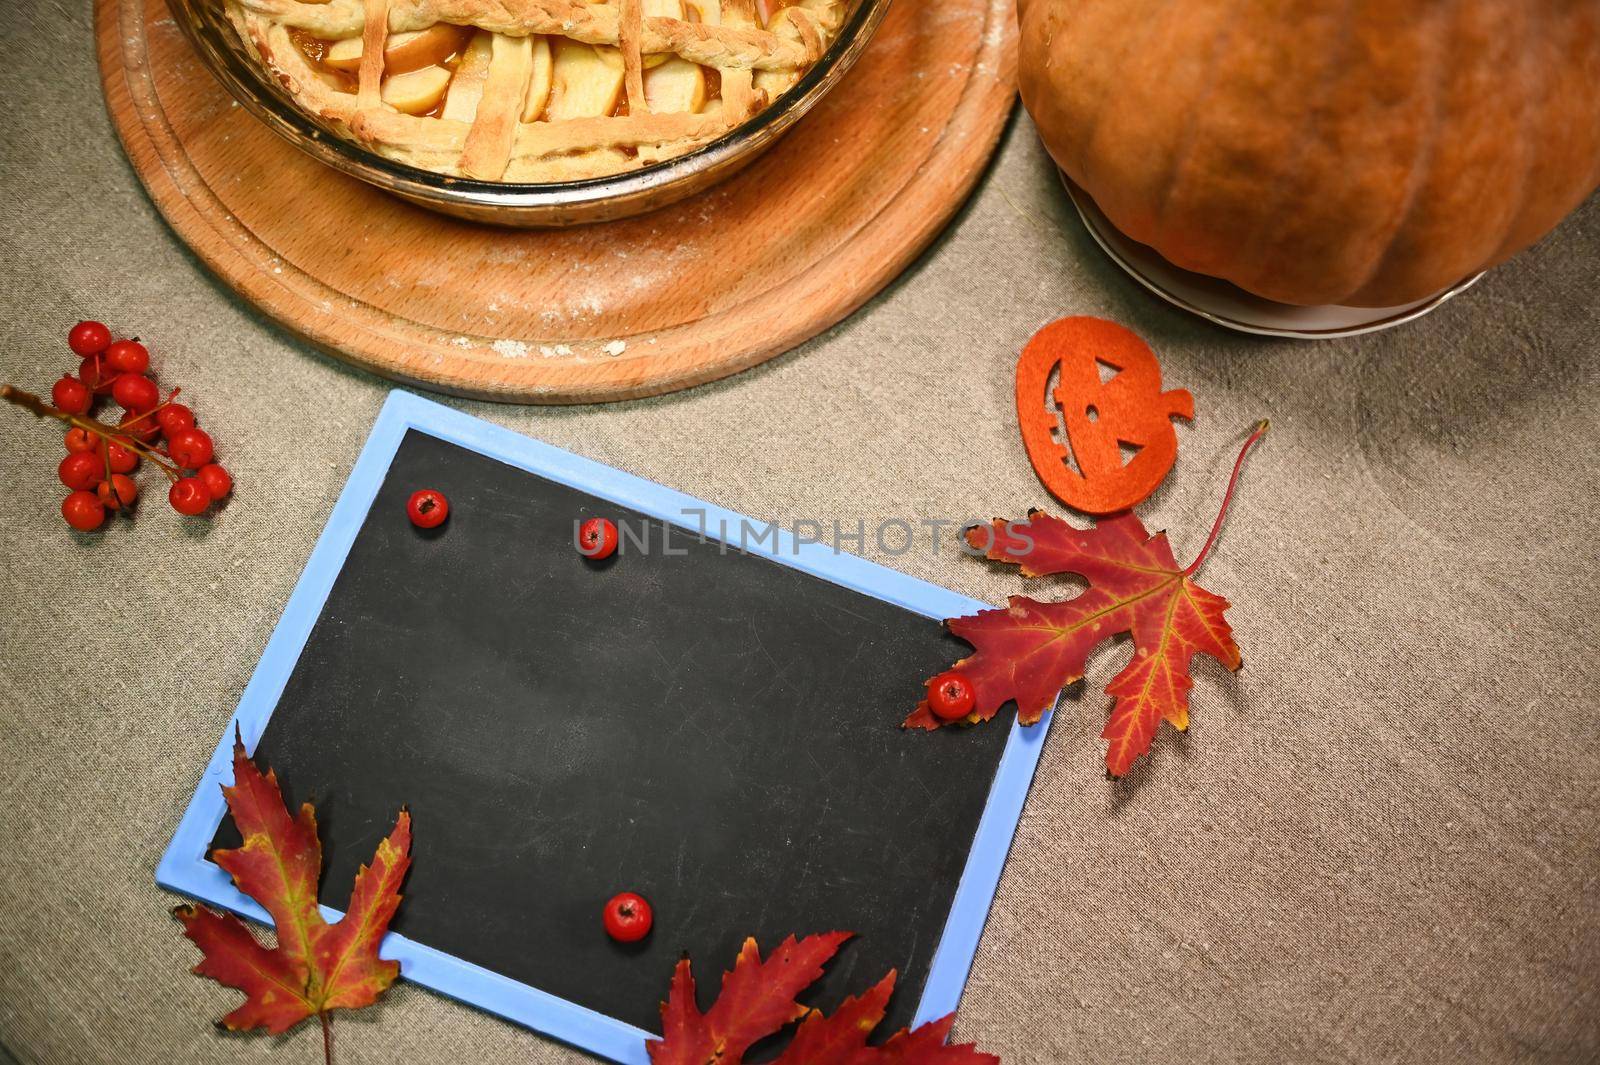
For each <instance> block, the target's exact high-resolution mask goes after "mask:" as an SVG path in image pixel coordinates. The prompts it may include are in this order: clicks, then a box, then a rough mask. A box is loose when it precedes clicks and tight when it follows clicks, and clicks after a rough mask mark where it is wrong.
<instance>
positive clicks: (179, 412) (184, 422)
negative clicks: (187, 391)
mask: <svg viewBox="0 0 1600 1065" xmlns="http://www.w3.org/2000/svg"><path fill="white" fill-rule="evenodd" d="M155 420H156V424H157V425H159V426H160V427H161V432H162V435H164V436H168V437H170V436H172V435H173V434H175V433H181V432H183V430H185V429H192V428H194V411H192V410H190V409H189V408H188V407H185V406H184V405H183V404H182V403H168V404H167V405H166V406H165V407H162V408H161V409H160V410H158V411H156V414H155Z"/></svg>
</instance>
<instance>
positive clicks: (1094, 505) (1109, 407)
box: [1017, 318, 1194, 514]
mask: <svg viewBox="0 0 1600 1065" xmlns="http://www.w3.org/2000/svg"><path fill="white" fill-rule="evenodd" d="M1052 381H1053V382H1054V384H1053V386H1052ZM1173 417H1179V418H1183V419H1186V420H1187V419H1190V418H1193V417H1194V397H1193V396H1191V395H1190V394H1189V393H1188V392H1186V391H1185V390H1183V389H1181V388H1179V389H1174V390H1173V391H1171V392H1163V391H1161V366H1160V364H1158V363H1157V362H1156V357H1155V353H1154V352H1152V351H1151V350H1150V346H1149V345H1148V344H1146V343H1145V342H1144V341H1143V340H1140V339H1139V337H1138V336H1137V335H1136V334H1134V333H1133V332H1130V331H1129V330H1127V329H1124V328H1123V327H1122V326H1120V325H1117V324H1116V323H1115V322H1108V321H1106V320H1104V319H1102V318H1063V319H1061V320H1060V321H1056V322H1051V323H1050V324H1049V325H1047V326H1045V327H1044V328H1043V329H1041V330H1039V332H1037V333H1035V334H1034V336H1033V339H1032V340H1030V341H1028V344H1027V346H1026V347H1024V348H1023V349H1022V358H1021V360H1020V361H1018V363H1017V420H1018V422H1019V424H1020V425H1021V427H1022V442H1023V443H1024V444H1025V445H1026V446H1027V449H1028V459H1029V461H1031V462H1032V463H1033V468H1034V471H1035V472H1036V473H1038V475H1039V480H1041V481H1043V482H1044V486H1045V487H1046V488H1048V489H1050V492H1051V494H1053V495H1054V496H1055V497H1056V498H1057V499H1059V500H1061V502H1063V503H1065V504H1066V505H1067V506H1069V507H1072V508H1073V509H1075V510H1081V511H1083V512H1084V513H1086V514H1113V513H1115V512H1117V511H1119V510H1127V509H1129V508H1130V507H1133V506H1135V505H1137V504H1139V503H1141V502H1143V501H1144V500H1145V498H1146V497H1148V496H1149V495H1150V493H1151V492H1153V491H1155V489H1156V485H1158V484H1160V483H1161V481H1162V479H1163V478H1165V477H1166V476H1167V472H1168V471H1169V470H1171V469H1172V463H1173V461H1174V460H1176V459H1177V457H1178V434H1177V432H1176V430H1174V428H1173V426H1172V418H1173Z"/></svg>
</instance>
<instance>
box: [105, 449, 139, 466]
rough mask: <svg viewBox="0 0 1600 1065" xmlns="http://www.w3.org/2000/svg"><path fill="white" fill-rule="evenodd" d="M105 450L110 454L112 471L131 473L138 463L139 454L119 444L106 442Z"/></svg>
mask: <svg viewBox="0 0 1600 1065" xmlns="http://www.w3.org/2000/svg"><path fill="white" fill-rule="evenodd" d="M106 451H107V452H108V453H109V454H110V456H111V472H112V473H132V472H133V471H134V470H135V469H137V468H138V465H139V456H138V454H137V453H136V452H134V451H132V450H131V449H129V448H125V447H123V446H122V445H121V444H107V445H106Z"/></svg>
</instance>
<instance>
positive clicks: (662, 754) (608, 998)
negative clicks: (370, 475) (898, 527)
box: [215, 431, 1007, 1033]
mask: <svg viewBox="0 0 1600 1065" xmlns="http://www.w3.org/2000/svg"><path fill="white" fill-rule="evenodd" d="M419 487H429V488H436V489H439V490H440V491H442V492H444V493H445V495H446V496H447V497H448V498H449V500H450V504H451V514H450V518H449V520H448V521H447V522H446V523H445V525H444V526H443V527H441V528H440V529H438V530H434V531H432V532H422V531H419V530H417V529H415V528H413V527H412V526H411V525H410V523H409V522H408V521H407V520H406V517H405V501H406V498H407V497H408V496H409V495H410V493H411V492H412V491H413V490H414V489H416V488H419ZM596 514H599V515H605V516H608V517H611V518H613V520H618V521H622V520H627V521H630V522H635V523H642V522H644V519H643V518H642V516H640V515H637V514H633V513H632V512H629V511H625V510H623V509H622V508H619V507H617V506H615V505H613V504H611V503H609V502H607V501H605V500H603V499H599V498H596V497H593V496H590V495H587V494H585V493H583V492H580V491H576V490H573V489H570V488H567V487H565V486H563V485H560V484H557V483H554V482H552V481H549V480H546V479H544V478H541V477H538V476H536V475H533V474H530V473H527V472H525V471H522V470H518V469H516V468H515V467H512V466H509V465H506V464H504V463H501V462H499V461H497V460H494V459H491V458H487V457H485V456H483V455H480V454H477V453H475V452H472V451H468V450H466V449H463V448H460V447H457V446H455V445H452V444H448V443H445V442H443V441H440V440H438V439H436V438H434V437H431V436H428V435H426V434H423V433H419V432H416V431H412V432H409V433H408V434H407V436H406V437H405V439H404V440H403V442H402V444H401V446H400V448H399V451H398V453H397V454H396V456H395V459H394V462H393V464H392V466H391V467H390V470H389V473H388V476H387V478H386V480H385V483H384V485H383V487H382V489H381V490H380V491H379V493H378V495H377V498H376V500H375V502H374V503H373V506H372V509H371V510H370V512H369V513H368V515H367V518H366V521H365V524H364V525H363V527H362V529H361V531H360V533H359V535H358V536H357V538H356V541H355V543H354V545H353V547H352V549H351V551H350V555H349V558H348V559H347V561H346V563H345V566H344V568H343V571H342V572H341V574H340V575H339V577H338V579H337V581H336V583H335V585H334V587H333V590H332V592H331V593H330V595H329V597H328V601H327V603H326V605H325V606H324V609H323V611H322V614H321V616H320V618H319V619H318V621H317V624H316V626H315V629H314V631H313V632H312V634H311V637H310V639H309V641H308V642H307V644H306V647H305V650H304V652H303V653H302V655H301V657H300V660H299V662H298V664H297V665H296V667H295V669H294V672H293V675H292V676H291V678H290V680H289V682H288V685H287V687H286V689H285V691H284V693H283V696H282V698H281V700H280V701H279V704H278V706H277V709H276V710H275V711H274V713H273V715H272V718H271V721H270V723H269V725H268V727H267V730H266V733H265V736H264V737H263V739H262V741H261V744H260V746H259V751H258V754H259V755H260V756H261V757H262V758H263V759H264V761H265V762H266V763H267V764H269V765H271V766H272V767H273V768H274V769H276V770H277V772H278V775H279V777H280V779H281V781H282V782H283V785H284V787H285V791H286V795H287V797H288V798H289V799H290V801H291V803H298V802H299V801H302V800H304V799H308V798H310V799H313V800H314V801H315V802H316V803H317V812H318V816H319V819H320V823H321V833H322V839H323V843H324V847H325V851H326V863H327V864H326V872H325V875H324V880H323V888H322V901H323V902H324V903H326V904H328V905H332V906H335V907H338V908H341V909H342V908H343V906H344V905H345V903H346V901H347V900H348V897H349V890H350V885H351V882H352V880H353V878H354V875H355V871H356V867H357V866H358V865H359V864H360V863H361V862H363V861H366V860H368V859H369V858H370V856H371V854H372V851H373V849H374V848H375V847H376V845H377V843H378V841H379V839H380V838H381V837H382V836H383V835H384V834H385V833H386V832H387V831H388V830H389V829H390V827H391V826H392V824H393V819H394V815H395V812H396V811H397V810H398V808H399V807H400V806H401V805H402V804H406V805H409V807H410V808H411V811H412V815H413V818H414V828H415V836H416V838H415V847H414V858H415V862H414V866H413V869H412V872H411V875H410V878H409V880H408V881H407V883H406V888H405V896H406V898H405V903H404V905H403V906H402V907H401V910H400V914H399V917H398V918H397V920H396V921H395V923H394V928H395V930H397V931H399V932H402V933H403V934H405V935H406V936H408V937H411V938H413V939H415V940H417V941H419V942H422V943H425V944H427V945H429V946H432V947H435V948H438V949H440V950H444V951H447V952H449V953H451V954H454V955H456V956H458V957H461V958H464V959H466V960H468V961H471V962H473V963H475V964H477V965H480V966H483V967H485V968H487V969H491V970H493V971H495V972H498V973H502V974H504V975H506V976H509V977H512V978H513V979H516V980H519V981H523V982H525V983H528V984H531V985H533V986H534V987H537V988H540V989H542V990H544V991H548V992H550V993H552V994H555V995H559V996H561V997H562V998H566V999H569V1000H571V1001H574V1002H577V1003H580V1004H582V1005H584V1006H587V1007H590V1008H592V1009H595V1010H598V1011H600V1012H601V1013H605V1014H608V1015H610V1016H613V1017H617V1018H620V1019H622V1020H624V1021H627V1022H629V1023H632V1024H635V1025H637V1026H639V1027H641V1028H644V1029H647V1030H649V1031H652V1032H656V1031H658V1030H659V1014H658V1010H657V1007H658V1003H659V1002H660V1000H661V999H662V998H663V997H664V995H665V992H666V989H667V984H668V980H669V977H670V974H671V970H672V967H673V965H674V963H675V962H676V960H677V959H678V957H679V956H680V954H681V953H682V952H684V951H688V952H689V953H690V955H691V956H692V958H693V959H694V962H695V966H696V974H697V977H698V982H699V985H700V991H701V996H700V997H701V1000H702V1005H703V1006H704V1005H709V1003H710V1000H711V996H712V995H713V994H714V993H715V989H716V988H717V987H718V986H719V985H720V974H721V972H722V971H723V970H724V969H725V968H727V967H728V966H729V965H731V964H732V962H733V959H734V957H735V955H736V953H737V952H738V949H739V945H740V943H741V942H742V941H743V939H744V937H745V936H747V935H754V936H755V937H756V938H757V941H758V942H759V943H760V944H761V946H762V948H763V950H766V949H769V948H770V947H772V946H773V945H775V944H776V943H777V942H778V941H779V940H781V939H782V938H783V937H784V936H786V935H788V934H790V933H802V934H803V933H809V932H821V931H828V930H831V929H846V930H851V931H854V932H857V933H858V934H859V935H858V938H857V939H856V940H854V941H853V942H852V943H850V944H848V945H847V946H846V947H845V948H844V950H843V951H842V952H841V953H840V955H839V957H838V959H837V960H836V961H835V962H834V963H833V965H832V966H831V968H830V970H829V971H828V974H827V975H826V976H825V977H824V979H823V980H822V981H821V982H820V983H819V984H818V985H816V988H815V990H814V993H813V994H811V995H810V996H808V998H807V1001H810V1002H811V1003H812V1004H814V1005H818V1006H822V1007H824V1008H830V1009H831V1008H832V1007H833V1006H835V1005H836V1004H837V1003H838V1002H839V1000H840V999H841V998H842V997H843V996H844V995H846V994H859V993H860V992H862V991H864V990H866V989H867V988H868V987H869V986H871V984H872V983H873V982H875V981H876V980H877V979H878V978H879V977H880V976H882V975H883V973H884V972H885V971H886V970H888V969H890V968H896V969H898V970H899V971H900V973H901V984H900V991H899V993H897V995H896V996H895V1000H894V1002H893V1004H892V1006H891V1011H890V1015H889V1018H888V1023H887V1024H886V1025H885V1026H884V1028H882V1029H880V1033H883V1032H887V1031H889V1030H890V1025H893V1026H896V1027H898V1026H901V1025H904V1024H906V1023H908V1022H909V1021H910V1019H911V1016H912V1013H913V1012H914V1010H915V1006H916V1002H917V999H918V998H919V997H920V994H921V991H922V987H923V985H924V983H925V981H926V979H927V975H928V969H929V965H930V963H931V960H932V956H933V952H934V949H935V947H936V946H937V945H938V941H939V937H940V933H941V931H942V929H943V926H944V921H945V918H946V915H947V914H948V911H949V908H950V903H951V900H952V897H953V895H954V892H955V888H956V885H957V882H958V880H959V878H960V875H961V871H962V868H963V866H964V864H965V862H966V859H967V854H968V850H969V848H970V846H971V842H972V837H973V833H974V832H975V830H976V827H977V823H978V818H979V816H980V814H981V813H982V810H983V807H984V803H985V800H986V797H987V794H988V788H989V784H990V782H991V780H992V777H993V773H994V770H995V767H996V765H997V763H998V760H999V756H1000V751H1001V748H1002V747H1003V745H1004V743H1005V738H1006V732H1007V729H1006V728H1005V727H1002V726H1000V725H995V726H991V727H987V728H978V729H961V730H956V729H947V730H941V731H940V732H938V733H934V734H924V733H920V732H918V733H910V732H902V731H901V730H900V729H899V728H898V727H897V726H898V723H899V721H900V720H901V719H902V718H903V716H904V715H905V713H906V712H907V711H908V710H909V709H910V708H911V707H912V706H913V705H914V704H915V703H916V701H917V699H918V698H919V696H920V693H921V689H920V682H921V680H922V679H923V678H925V677H927V676H929V675H931V674H932V673H934V672H937V671H939V670H940V669H941V668H944V667H945V666H946V665H947V664H948V663H949V662H951V661H954V660H955V659H956V658H957V657H959V656H960V654H961V653H962V652H963V651H964V650H965V645H963V644H961V643H960V642H959V641H957V640H954V639H953V638H952V637H949V636H946V635H944V634H943V633H942V631H941V630H940V628H939V626H938V625H937V623H936V622H934V621H931V620H929V619H928V618H925V617H922V616H920V615H917V614H913V613H911V612H908V611H906V610H903V609H901V608H899V607H897V606H893V605H890V604H888V603H884V602H882V601H881V600H878V599H875V598H873V597H871V596H867V595H863V594H860V593H857V592H854V591H851V590H849V589H846V588H843V587H840V586H838V585H835V584H832V583H830V582H828V581H825V580H822V579H820V578H816V577H813V576H811V575H809V574H805V573H802V572H800V571H798V570H795V569H792V568H790V567H788V566H784V565H781V564H779V563H776V562H774V561H772V560H771V559H768V558H763V557H759V556H754V555H747V554H743V553H740V552H738V551H736V550H734V551H725V550H724V549H723V548H722V546H721V545H719V544H717V543H715V542H699V541H698V540H697V539H696V538H695V537H694V536H693V535H692V534H690V533H684V532H682V531H681V530H675V531H674V533H673V535H672V539H671V541H670V544H671V548H672V550H673V552H680V551H681V552H684V553H682V554H677V553H674V554H670V555H669V554H666V553H664V552H663V551H662V550H660V534H661V531H662V529H663V526H662V525H661V524H660V523H659V522H652V523H650V524H651V548H652V550H650V551H648V552H640V551H637V550H629V547H630V546H631V545H625V546H624V551H623V553H622V554H620V555H619V556H617V557H615V558H614V559H612V560H611V561H609V562H608V563H601V564H596V563H592V562H588V561H585V560H584V559H582V558H581V557H579V556H578V555H577V553H576V551H575V550H574V547H573V533H574V525H573V523H574V520H575V519H581V518H583V517H587V516H590V515H596ZM638 527H640V526H636V528H638ZM237 840H238V836H237V833H236V832H235V830H234V829H233V826H232V824H231V822H229V821H226V820H225V821H224V823H223V825H222V826H221V827H220V828H219V831H218V834H217V837H216V840H215V845H217V846H232V845H236V843H237ZM622 890H632V891H638V892H640V893H641V894H643V895H645V896H646V897H647V898H649V899H650V900H651V902H652V903H653V904H654V906H655V911H656V925H655V930H654V932H653V933H652V935H651V936H650V937H649V939H647V940H646V941H645V942H644V943H642V944H639V945H637V946H634V947H623V946H619V945H617V944H615V943H613V942H611V940H609V939H608V938H607V937H606V935H605V933H604V931H603V930H602V928H601V921H600V912H601V906H602V904H603V903H604V902H605V900H606V899H607V898H609V897H610V896H611V895H612V894H614V893H615V892H617V891H622Z"/></svg>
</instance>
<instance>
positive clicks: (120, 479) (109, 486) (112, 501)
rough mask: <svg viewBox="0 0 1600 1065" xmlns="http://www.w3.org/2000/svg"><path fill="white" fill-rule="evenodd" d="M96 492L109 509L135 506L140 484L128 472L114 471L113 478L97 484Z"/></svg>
mask: <svg viewBox="0 0 1600 1065" xmlns="http://www.w3.org/2000/svg"><path fill="white" fill-rule="evenodd" d="M94 494H95V495H96V496H98V497H99V499H100V502H101V504H102V505H104V506H105V508H106V509H107V510H121V509H122V508H123V507H131V506H133V504H134V501H135V500H137V499H138V498H139V485H138V484H137V483H136V482H135V481H134V479H133V478H132V477H129V476H127V475H126V474H122V473H113V474H112V475H111V480H109V481H101V482H100V483H99V484H97V485H95V488H94Z"/></svg>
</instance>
